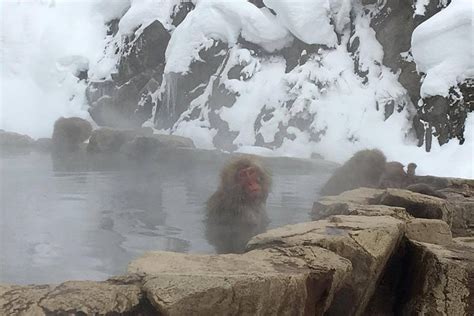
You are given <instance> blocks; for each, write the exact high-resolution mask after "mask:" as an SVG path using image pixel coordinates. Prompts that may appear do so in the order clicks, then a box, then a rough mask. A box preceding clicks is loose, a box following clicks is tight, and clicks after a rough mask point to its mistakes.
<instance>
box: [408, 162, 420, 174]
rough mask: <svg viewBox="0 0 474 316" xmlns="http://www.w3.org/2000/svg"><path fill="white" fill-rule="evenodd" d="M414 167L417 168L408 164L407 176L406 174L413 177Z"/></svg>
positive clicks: (412, 164) (414, 164)
mask: <svg viewBox="0 0 474 316" xmlns="http://www.w3.org/2000/svg"><path fill="white" fill-rule="evenodd" d="M416 167H418V166H417V165H416V163H414V162H410V163H409V164H408V166H407V174H408V175H409V176H411V177H412V176H414V175H415V170H416Z"/></svg>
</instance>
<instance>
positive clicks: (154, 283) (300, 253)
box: [129, 246, 351, 315]
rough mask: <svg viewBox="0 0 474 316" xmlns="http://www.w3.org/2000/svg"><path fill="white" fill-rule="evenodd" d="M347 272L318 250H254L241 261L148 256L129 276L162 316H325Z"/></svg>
mask: <svg viewBox="0 0 474 316" xmlns="http://www.w3.org/2000/svg"><path fill="white" fill-rule="evenodd" d="M350 270H351V264H350V262H349V261H348V260H346V259H344V258H342V257H340V256H338V255H336V254H334V253H332V252H330V251H327V250H325V249H322V248H313V247H304V246H303V247H299V248H297V249H286V248H278V247H275V248H273V249H264V250H255V251H250V252H247V253H245V254H242V255H234V254H226V255H187V254H180V253H172V252H162V251H159V252H149V253H147V254H145V255H144V256H142V257H140V258H138V259H136V260H134V261H133V262H132V263H131V264H130V266H129V272H132V273H135V272H138V273H144V274H145V275H146V276H145V279H144V285H143V289H144V291H145V292H146V295H147V297H148V299H149V300H150V301H151V302H152V304H153V305H154V306H155V308H156V309H157V310H158V311H159V312H161V313H163V314H165V315H323V313H324V311H325V310H326V309H327V308H328V307H329V305H330V304H331V301H332V298H333V295H334V293H335V292H336V290H337V289H338V288H339V287H340V286H341V285H342V283H343V281H344V279H346V278H347V277H348V276H349V274H350Z"/></svg>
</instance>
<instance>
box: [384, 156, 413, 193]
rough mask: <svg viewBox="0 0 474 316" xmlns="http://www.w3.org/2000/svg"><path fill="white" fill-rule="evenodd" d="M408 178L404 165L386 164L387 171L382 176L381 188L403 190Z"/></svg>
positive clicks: (392, 162) (395, 162)
mask: <svg viewBox="0 0 474 316" xmlns="http://www.w3.org/2000/svg"><path fill="white" fill-rule="evenodd" d="M407 181H408V176H407V173H406V172H405V170H403V164H401V163H400V162H398V161H390V162H387V163H386V164H385V171H384V172H383V174H382V175H381V176H380V183H379V188H381V189H386V188H403V187H405V186H406V184H407Z"/></svg>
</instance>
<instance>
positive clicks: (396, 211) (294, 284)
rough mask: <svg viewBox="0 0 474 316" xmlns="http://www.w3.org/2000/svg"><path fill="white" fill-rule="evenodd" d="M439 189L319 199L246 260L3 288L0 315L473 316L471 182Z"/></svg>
mask: <svg viewBox="0 0 474 316" xmlns="http://www.w3.org/2000/svg"><path fill="white" fill-rule="evenodd" d="M444 181H445V183H446V187H445V188H444V189H443V192H444V193H445V194H446V195H447V198H446V199H440V198H437V197H431V196H426V195H422V194H419V193H413V192H410V191H405V190H400V189H387V190H378V189H367V188H359V189H356V190H352V191H347V192H344V193H342V194H340V195H338V196H327V197H322V198H321V199H320V200H319V201H318V202H316V203H315V205H314V209H313V216H314V217H315V218H321V217H324V218H323V219H319V220H316V221H313V222H307V223H300V224H296V225H288V226H284V227H281V228H277V229H274V230H270V231H267V232H266V233H264V234H261V235H258V236H255V237H254V238H253V239H252V240H251V241H250V242H249V243H248V245H247V251H246V252H245V253H244V254H223V255H191V254H181V253H172V252H164V251H154V252H148V253H146V254H145V255H143V256H142V257H140V258H138V259H136V260H134V261H133V262H131V263H130V265H129V268H128V274H126V275H124V276H119V277H115V278H112V279H109V280H107V281H104V282H91V281H69V282H65V283H62V284H60V285H32V286H16V285H2V286H0V314H1V315H84V314H86V315H323V314H324V315H473V313H474V235H473V234H472V230H471V229H472V224H473V216H474V215H473V214H474V209H473V203H472V192H473V188H474V186H473V183H472V180H460V179H444ZM451 229H454V231H457V233H454V236H455V237H454V238H453V237H452V236H453V233H452V231H451ZM459 232H461V233H462V234H461V235H463V236H464V237H456V236H457V235H459Z"/></svg>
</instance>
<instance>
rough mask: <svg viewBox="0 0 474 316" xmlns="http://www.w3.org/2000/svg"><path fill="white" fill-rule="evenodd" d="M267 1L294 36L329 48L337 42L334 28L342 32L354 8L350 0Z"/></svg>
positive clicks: (265, 0) (265, 1)
mask: <svg viewBox="0 0 474 316" xmlns="http://www.w3.org/2000/svg"><path fill="white" fill-rule="evenodd" d="M264 3H265V5H266V6H267V7H269V8H271V9H272V10H274V11H275V12H276V14H277V19H278V20H279V21H280V22H281V23H282V24H283V25H284V26H285V27H287V28H288V30H290V32H291V33H292V34H293V35H294V36H296V37H297V38H299V39H300V40H302V41H303V42H305V43H308V44H322V45H327V46H330V47H333V46H335V45H336V44H337V36H336V33H335V29H336V30H337V31H338V32H341V31H342V29H343V28H344V26H345V25H346V24H347V23H348V22H349V13H350V9H351V1H350V0H333V1H329V0H264ZM331 20H332V21H334V24H335V27H334V26H333V25H332V23H331Z"/></svg>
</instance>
